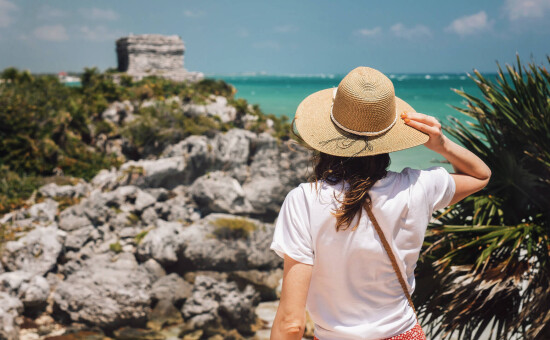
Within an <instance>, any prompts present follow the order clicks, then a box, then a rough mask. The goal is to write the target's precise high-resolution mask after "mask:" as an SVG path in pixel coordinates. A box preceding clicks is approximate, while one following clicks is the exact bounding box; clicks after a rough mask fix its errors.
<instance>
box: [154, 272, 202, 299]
mask: <svg viewBox="0 0 550 340" xmlns="http://www.w3.org/2000/svg"><path fill="white" fill-rule="evenodd" d="M192 289H193V285H191V284H190V283H189V282H187V281H185V280H184V279H182V278H181V277H180V276H179V275H178V274H176V273H172V274H169V275H166V276H163V277H161V278H160V279H158V280H157V281H156V282H155V283H153V287H152V288H151V298H152V299H153V301H155V300H156V301H160V300H168V301H170V302H172V304H174V305H176V304H178V303H180V302H182V301H184V300H185V299H187V298H189V297H190V296H191V291H192Z"/></svg>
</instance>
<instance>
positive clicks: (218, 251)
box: [177, 214, 282, 273]
mask: <svg viewBox="0 0 550 340" xmlns="http://www.w3.org/2000/svg"><path fill="white" fill-rule="evenodd" d="M232 219H237V220H236V221H235V223H233V228H234V229H233V230H223V229H224V227H223V226H220V225H219V224H220V223H221V222H220V221H223V222H224V223H225V222H227V221H228V220H229V221H230V220H232ZM243 223H246V224H247V227H248V226H249V223H252V224H253V225H254V226H255V230H251V231H250V232H249V234H248V236H242V237H239V238H223V237H219V236H216V235H215V234H216V233H217V232H218V235H224V234H226V233H228V234H231V233H233V232H236V234H238V233H239V230H235V229H238V226H239V224H243ZM273 228H274V226H273V225H272V224H264V223H261V222H259V221H256V220H252V219H246V218H237V217H235V216H232V215H225V214H210V215H208V216H207V217H206V218H204V219H202V220H199V221H198V222H195V223H193V224H192V225H190V226H188V227H185V228H184V230H183V231H182V232H181V233H180V235H179V238H180V240H181V241H180V242H181V250H180V253H179V256H178V265H177V270H178V272H179V273H185V272H188V271H193V270H213V271H222V272H227V271H234V270H249V269H259V270H267V269H275V268H279V267H280V266H281V264H282V260H281V259H280V258H279V257H278V256H277V255H276V254H275V253H274V252H273V251H271V250H270V249H269V244H270V243H271V240H272V238H273Z"/></svg>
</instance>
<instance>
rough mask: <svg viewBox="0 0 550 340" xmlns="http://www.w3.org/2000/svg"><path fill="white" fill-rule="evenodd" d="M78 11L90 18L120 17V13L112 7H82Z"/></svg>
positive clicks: (110, 19)
mask: <svg viewBox="0 0 550 340" xmlns="http://www.w3.org/2000/svg"><path fill="white" fill-rule="evenodd" d="M78 11H79V12H80V14H81V15H83V16H84V17H86V18H88V19H93V20H109V21H113V20H116V19H118V13H117V12H115V11H113V10H112V9H102V8H81V9H79V10H78Z"/></svg>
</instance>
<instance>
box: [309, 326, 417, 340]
mask: <svg viewBox="0 0 550 340" xmlns="http://www.w3.org/2000/svg"><path fill="white" fill-rule="evenodd" d="M313 339H314V340H319V338H317V337H315V338H313ZM384 340H426V335H424V331H423V330H422V327H420V325H419V324H416V326H414V327H413V328H411V329H409V330H408V331H406V332H405V333H401V334H399V335H396V336H392V337H391V338H386V339H384Z"/></svg>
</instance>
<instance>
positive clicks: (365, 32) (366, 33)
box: [356, 26, 382, 37]
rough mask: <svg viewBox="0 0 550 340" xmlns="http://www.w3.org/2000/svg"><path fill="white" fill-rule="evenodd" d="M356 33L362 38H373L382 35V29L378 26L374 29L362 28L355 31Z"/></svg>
mask: <svg viewBox="0 0 550 340" xmlns="http://www.w3.org/2000/svg"><path fill="white" fill-rule="evenodd" d="M356 33H357V34H358V35H360V36H363V37H374V36H377V35H379V34H380V33H382V28H381V27H380V26H376V27H374V28H362V29H360V30H357V31H356Z"/></svg>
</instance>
